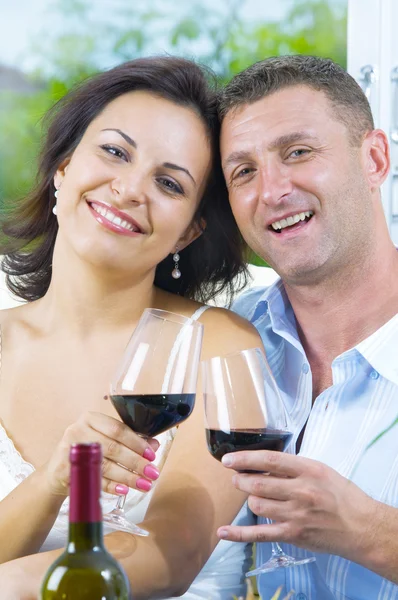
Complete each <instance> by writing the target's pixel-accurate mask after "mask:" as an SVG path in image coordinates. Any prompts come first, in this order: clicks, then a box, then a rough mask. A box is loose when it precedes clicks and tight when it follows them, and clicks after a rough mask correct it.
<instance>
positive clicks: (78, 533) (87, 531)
mask: <svg viewBox="0 0 398 600" xmlns="http://www.w3.org/2000/svg"><path fill="white" fill-rule="evenodd" d="M103 549H104V538H103V533H102V521H100V522H98V523H69V539H68V552H69V554H74V553H75V552H79V551H90V550H92V551H95V550H103Z"/></svg>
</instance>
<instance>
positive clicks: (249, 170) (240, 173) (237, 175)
mask: <svg viewBox="0 0 398 600" xmlns="http://www.w3.org/2000/svg"><path fill="white" fill-rule="evenodd" d="M252 172H253V169H252V168H251V167H244V168H243V169H240V170H238V171H236V173H235V174H234V179H240V178H242V177H245V175H249V173H252Z"/></svg>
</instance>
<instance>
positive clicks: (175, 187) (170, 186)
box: [158, 177, 184, 194]
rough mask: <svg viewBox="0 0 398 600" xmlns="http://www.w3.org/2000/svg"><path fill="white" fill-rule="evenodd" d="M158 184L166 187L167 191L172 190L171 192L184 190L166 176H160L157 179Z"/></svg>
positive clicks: (176, 192) (180, 192)
mask: <svg viewBox="0 0 398 600" xmlns="http://www.w3.org/2000/svg"><path fill="white" fill-rule="evenodd" d="M158 181H159V183H160V185H161V186H162V187H164V188H166V189H167V191H169V192H172V193H173V194H183V193H184V190H183V189H182V187H181V186H180V185H179V184H178V183H176V182H175V181H173V180H172V179H167V178H166V177H160V178H159V179H158Z"/></svg>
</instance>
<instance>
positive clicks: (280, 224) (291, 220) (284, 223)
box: [271, 210, 314, 231]
mask: <svg viewBox="0 0 398 600" xmlns="http://www.w3.org/2000/svg"><path fill="white" fill-rule="evenodd" d="M313 214H314V213H313V212H312V210H307V212H301V213H298V214H297V215H294V216H292V217H288V218H287V219H282V220H281V221H275V223H272V224H271V226H272V229H274V230H275V231H278V230H279V229H284V228H285V227H290V226H291V225H295V224H296V223H298V222H299V221H304V219H306V218H307V217H308V218H310V217H312V215H313Z"/></svg>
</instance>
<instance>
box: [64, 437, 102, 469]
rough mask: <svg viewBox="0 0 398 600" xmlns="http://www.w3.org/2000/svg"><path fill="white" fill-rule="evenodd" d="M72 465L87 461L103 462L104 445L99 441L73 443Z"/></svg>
mask: <svg viewBox="0 0 398 600" xmlns="http://www.w3.org/2000/svg"><path fill="white" fill-rule="evenodd" d="M69 459H70V462H71V463H72V465H75V464H85V463H101V462H102V447H101V444H98V443H97V442H92V443H90V444H72V446H71V448H70V453H69Z"/></svg>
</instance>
